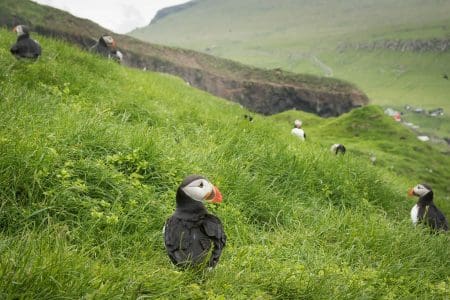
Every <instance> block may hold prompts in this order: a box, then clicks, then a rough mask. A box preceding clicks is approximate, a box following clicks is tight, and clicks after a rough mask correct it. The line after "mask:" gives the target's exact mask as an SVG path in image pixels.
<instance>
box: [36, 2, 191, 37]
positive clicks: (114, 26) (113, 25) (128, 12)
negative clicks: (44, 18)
mask: <svg viewBox="0 0 450 300" xmlns="http://www.w3.org/2000/svg"><path fill="white" fill-rule="evenodd" d="M33 1H34V2H37V3H40V4H45V5H49V6H53V7H56V8H59V9H62V10H65V11H68V12H69V13H71V14H72V15H75V16H77V17H81V18H86V19H90V20H92V21H94V22H96V23H98V24H100V25H101V26H103V27H105V28H107V29H109V30H112V31H113V32H116V33H126V32H130V31H131V30H133V29H135V28H136V27H143V26H145V25H148V24H149V23H150V20H151V19H152V18H153V17H154V16H155V14H156V12H157V11H158V10H159V9H161V8H164V7H167V6H173V5H177V4H181V3H184V2H188V0H33Z"/></svg>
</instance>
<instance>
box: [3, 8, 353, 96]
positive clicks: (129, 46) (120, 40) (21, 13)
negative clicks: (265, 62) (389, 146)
mask: <svg viewBox="0 0 450 300" xmlns="http://www.w3.org/2000/svg"><path fill="white" fill-rule="evenodd" d="M18 18H20V20H23V21H20V20H19V19H18ZM17 23H24V24H31V25H32V26H33V27H41V28H43V29H45V30H46V31H50V32H55V31H56V32H57V33H59V35H62V34H69V35H71V37H72V38H75V37H76V38H78V39H79V38H82V37H85V38H87V40H88V41H85V43H87V45H84V46H85V47H86V46H92V45H93V44H94V43H95V41H96V40H97V38H98V37H99V36H100V35H102V34H105V33H106V34H111V35H112V36H114V38H115V39H116V41H117V44H118V46H119V48H120V49H121V50H122V51H123V52H124V53H125V59H124V63H125V64H130V65H133V66H136V64H137V62H136V61H134V62H131V61H129V58H128V57H127V53H128V52H132V53H135V54H138V55H141V56H143V57H144V60H145V58H146V57H151V58H152V61H153V62H154V63H155V64H156V65H158V66H159V67H160V68H161V65H163V66H164V65H169V66H168V69H169V70H170V69H172V67H173V64H175V65H176V66H179V67H182V68H184V67H188V68H194V69H201V70H204V71H205V72H209V73H211V74H214V75H217V76H220V77H225V78H230V77H231V78H232V79H233V80H244V81H245V80H253V81H257V82H261V81H262V82H266V81H269V82H271V83H280V84H287V85H289V84H292V85H295V86H301V87H307V88H311V89H313V90H323V89H326V90H327V91H336V92H358V93H359V91H358V90H357V88H356V87H355V86H354V85H353V84H351V83H349V82H346V81H343V80H338V79H335V78H326V77H319V76H314V75H310V74H297V73H288V72H282V73H279V72H273V71H268V70H265V69H258V68H255V67H254V66H248V65H243V64H242V63H238V62H235V61H230V60H227V59H223V58H218V57H216V56H212V55H205V54H204V53H201V52H196V51H192V50H187V49H180V48H176V47H167V46H162V45H156V44H153V43H146V42H142V41H141V40H138V39H135V38H132V37H130V36H127V35H120V34H116V33H113V32H111V31H109V30H107V29H105V28H102V27H101V26H99V25H98V24H96V23H94V22H92V21H90V20H87V19H81V18H77V17H75V16H73V15H71V14H69V13H67V12H65V11H62V10H59V9H55V8H52V7H49V6H45V5H40V4H37V3H35V2H32V1H29V0H3V1H2V2H0V24H17ZM59 35H57V36H59ZM89 39H91V40H89ZM136 59H137V58H135V60H136ZM137 60H139V59H137ZM155 61H156V62H155ZM133 63H134V64H133ZM138 66H139V65H138ZM140 67H142V66H140ZM152 67H154V66H148V69H151V68H152ZM181 73H182V72H181ZM355 90H356V91H355Z"/></svg>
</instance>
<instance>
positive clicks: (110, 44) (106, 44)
mask: <svg viewBox="0 0 450 300" xmlns="http://www.w3.org/2000/svg"><path fill="white" fill-rule="evenodd" d="M90 50H91V51H92V52H95V53H98V54H101V55H103V56H105V57H107V58H109V59H113V60H115V61H117V62H121V61H122V59H123V54H122V52H120V51H119V50H117V49H116V41H115V40H114V38H113V37H112V36H110V35H107V34H104V35H102V36H101V37H100V38H99V39H98V41H97V42H96V43H95V45H94V46H92V47H91V49H90Z"/></svg>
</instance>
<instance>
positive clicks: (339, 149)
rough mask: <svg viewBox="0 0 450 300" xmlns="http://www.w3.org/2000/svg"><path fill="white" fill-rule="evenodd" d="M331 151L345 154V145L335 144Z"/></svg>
mask: <svg viewBox="0 0 450 300" xmlns="http://www.w3.org/2000/svg"><path fill="white" fill-rule="evenodd" d="M330 151H331V152H333V153H334V154H336V155H338V154H339V153H340V154H345V151H346V149H345V146H344V145H342V144H334V145H332V146H331V148H330Z"/></svg>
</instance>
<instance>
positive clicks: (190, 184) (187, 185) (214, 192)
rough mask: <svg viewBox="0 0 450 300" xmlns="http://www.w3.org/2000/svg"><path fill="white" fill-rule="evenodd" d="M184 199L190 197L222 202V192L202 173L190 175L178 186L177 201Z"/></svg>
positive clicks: (203, 200) (198, 200)
mask: <svg viewBox="0 0 450 300" xmlns="http://www.w3.org/2000/svg"><path fill="white" fill-rule="evenodd" d="M179 198H180V199H179ZM182 199H184V200H188V199H190V200H193V201H197V202H201V203H205V202H207V203H221V202H222V194H221V193H220V191H219V189H218V188H217V187H215V186H214V185H213V184H212V183H211V182H209V181H208V180H207V179H206V178H205V177H203V176H200V175H189V176H187V177H186V178H185V179H184V180H183V182H182V183H181V184H180V186H179V187H178V191H177V203H178V201H179V200H182Z"/></svg>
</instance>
